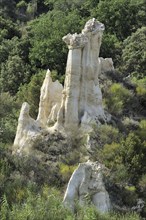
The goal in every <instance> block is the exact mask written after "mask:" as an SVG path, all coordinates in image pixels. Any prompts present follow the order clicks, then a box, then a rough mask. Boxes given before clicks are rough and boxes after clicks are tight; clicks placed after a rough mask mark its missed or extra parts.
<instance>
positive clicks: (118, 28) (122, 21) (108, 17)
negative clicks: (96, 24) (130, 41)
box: [92, 0, 145, 40]
mask: <svg viewBox="0 0 146 220" xmlns="http://www.w3.org/2000/svg"><path fill="white" fill-rule="evenodd" d="M92 16H93V17H96V18H98V19H99V21H101V22H103V23H104V24H105V27H106V29H107V32H108V33H110V34H114V35H115V36H117V38H118V39H119V40H124V39H125V38H127V37H128V36H129V35H131V33H132V32H134V31H136V29H137V28H139V27H141V26H142V25H143V26H144V25H145V0H140V1H137V0H110V1H109V0H101V1H99V4H98V5H97V7H95V8H94V9H93V10H92Z"/></svg>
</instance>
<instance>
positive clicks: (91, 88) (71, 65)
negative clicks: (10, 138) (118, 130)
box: [14, 18, 114, 151]
mask: <svg viewBox="0 0 146 220" xmlns="http://www.w3.org/2000/svg"><path fill="white" fill-rule="evenodd" d="M103 31H104V25H103V24H102V23H100V22H99V21H97V20H96V19H95V18H93V19H90V20H89V21H88V22H87V23H86V24H85V27H84V29H83V30H82V32H81V33H80V34H77V33H75V34H67V35H66V36H64V37H63V41H64V42H65V43H66V44H67V46H68V48H69V52H68V58H67V65H66V74H65V82H64V88H63V86H62V85H61V84H60V83H59V81H55V82H53V80H52V78H51V73H50V70H48V71H47V73H46V77H45V79H44V82H43V85H42V88H41V95H40V103H39V111H38V117H37V119H36V120H34V119H32V118H31V117H30V116H29V106H28V104H26V103H25V104H23V105H22V110H21V113H20V117H19V120H18V127H17V133H16V137H15V141H14V146H17V148H18V149H19V151H23V149H24V148H25V146H26V149H29V146H30V145H31V143H32V140H33V139H34V136H36V134H37V135H38V134H39V133H40V135H41V134H42V130H45V132H48V133H49V132H56V131H59V132H62V133H64V134H65V135H67V136H70V135H72V136H76V135H78V134H80V133H81V134H84V133H89V132H90V131H91V130H92V129H93V125H94V124H98V125H100V124H101V123H106V122H107V121H109V120H110V117H108V116H107V114H105V112H104V109H103V105H102V92H101V89H100V85H99V79H98V78H99V75H100V74H102V73H103V72H107V71H113V70H114V67H113V62H112V59H111V58H105V59H104V58H101V57H99V51H100V46H101V41H102V34H103ZM30 104H31V103H30ZM15 148H16V147H15Z"/></svg>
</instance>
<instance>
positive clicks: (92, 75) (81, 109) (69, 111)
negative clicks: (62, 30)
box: [58, 18, 111, 131]
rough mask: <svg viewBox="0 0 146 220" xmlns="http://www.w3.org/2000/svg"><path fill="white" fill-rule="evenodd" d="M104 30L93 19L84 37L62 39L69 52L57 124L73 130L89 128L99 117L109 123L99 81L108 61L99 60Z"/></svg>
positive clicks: (86, 27) (83, 31)
mask: <svg viewBox="0 0 146 220" xmlns="http://www.w3.org/2000/svg"><path fill="white" fill-rule="evenodd" d="M103 30H104V25H103V24H102V23H100V22H98V21H96V20H95V19H94V18H93V19H91V20H89V21H88V22H87V23H86V25H85V27H84V29H83V30H82V33H81V34H73V35H71V34H68V35H66V36H65V37H63V40H64V42H65V43H66V44H67V45H68V48H69V53H68V59H67V66H66V78H65V86H64V90H63V98H62V105H61V109H60V111H59V114H58V123H60V124H62V125H63V126H64V127H65V129H66V130H71V131H73V130H76V129H77V127H79V126H81V127H83V128H84V129H86V128H87V127H88V126H89V125H91V124H92V123H93V122H94V121H97V120H98V119H99V118H102V119H103V120H104V121H106V117H105V114H104V110H103V106H102V93H101V89H100V87H99V81H98V76H99V74H100V73H101V69H103V68H104V69H106V66H107V64H106V65H105V63H107V62H106V61H108V60H106V61H105V60H104V59H99V50H100V46H101V39H102V33H103ZM110 63H111V60H110Z"/></svg>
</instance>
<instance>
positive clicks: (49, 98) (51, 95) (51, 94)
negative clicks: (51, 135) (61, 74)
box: [37, 70, 63, 127]
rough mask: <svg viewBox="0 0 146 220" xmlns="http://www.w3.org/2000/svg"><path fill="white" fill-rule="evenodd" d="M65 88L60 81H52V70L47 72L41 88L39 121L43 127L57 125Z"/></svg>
mask: <svg viewBox="0 0 146 220" xmlns="http://www.w3.org/2000/svg"><path fill="white" fill-rule="evenodd" d="M62 90H63V86H62V85H61V83H59V81H58V80H56V81H55V82H53V81H52V78H51V72H50V70H48V71H47V73H46V77H45V79H44V82H43V85H42V87H41V95H40V103H39V112H38V117H37V121H38V122H39V123H40V125H41V126H42V127H45V126H47V124H52V123H55V122H56V120H57V114H58V111H59V109H60V106H61V99H62Z"/></svg>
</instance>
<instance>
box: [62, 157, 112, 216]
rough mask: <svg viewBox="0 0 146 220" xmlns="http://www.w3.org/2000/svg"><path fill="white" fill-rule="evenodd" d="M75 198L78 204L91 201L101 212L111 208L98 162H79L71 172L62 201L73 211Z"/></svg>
mask: <svg viewBox="0 0 146 220" xmlns="http://www.w3.org/2000/svg"><path fill="white" fill-rule="evenodd" d="M75 199H78V200H79V203H80V205H84V204H86V203H88V202H89V199H91V202H92V203H93V204H94V205H95V207H96V208H97V209H98V210H99V211H101V212H103V213H104V212H107V211H109V210H110V209H111V203H110V199H109V195H108V192H107V191H106V189H105V186H104V183H103V177H102V165H101V164H100V163H98V162H90V161H88V162H86V163H81V164H79V166H78V168H77V169H76V170H75V171H74V173H73V174H72V176H71V178H70V181H69V183H68V186H67V190H66V192H65V196H64V200H63V203H64V205H65V206H66V207H68V208H70V209H71V210H72V211H74V206H75Z"/></svg>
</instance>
